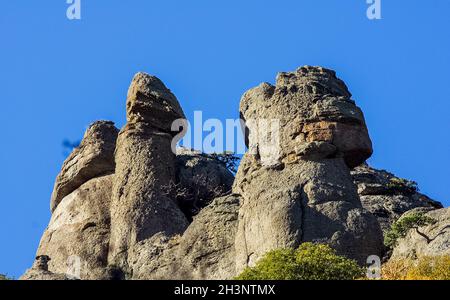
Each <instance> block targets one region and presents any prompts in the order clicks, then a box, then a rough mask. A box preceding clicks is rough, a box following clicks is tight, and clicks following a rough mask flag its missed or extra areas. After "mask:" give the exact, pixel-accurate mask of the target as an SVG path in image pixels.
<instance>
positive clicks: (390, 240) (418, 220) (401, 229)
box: [384, 213, 436, 248]
mask: <svg viewBox="0 0 450 300" xmlns="http://www.w3.org/2000/svg"><path fill="white" fill-rule="evenodd" d="M434 223H436V220H434V219H433V218H430V217H428V216H426V215H424V214H423V213H411V214H408V215H406V216H404V217H401V218H400V219H398V220H397V221H396V222H395V223H394V224H392V227H391V229H390V230H389V231H387V232H385V234H384V244H385V245H386V247H388V248H394V247H395V246H396V245H397V242H398V239H399V238H403V237H405V236H406V234H407V233H408V231H409V230H410V229H416V230H418V228H419V227H421V226H426V225H430V224H434Z"/></svg>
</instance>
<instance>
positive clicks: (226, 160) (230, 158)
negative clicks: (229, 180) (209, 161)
mask: <svg viewBox="0 0 450 300" xmlns="http://www.w3.org/2000/svg"><path fill="white" fill-rule="evenodd" d="M210 156H211V157H212V158H213V159H215V160H217V161H218V162H220V163H221V164H223V165H224V166H225V168H227V169H228V170H229V171H230V172H232V173H236V172H237V168H238V165H239V161H240V158H239V157H237V156H236V155H235V154H234V153H233V152H227V151H225V152H223V153H213V154H211V155H210Z"/></svg>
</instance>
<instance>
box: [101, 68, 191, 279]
mask: <svg viewBox="0 0 450 300" xmlns="http://www.w3.org/2000/svg"><path fill="white" fill-rule="evenodd" d="M126 106H127V120H128V122H127V124H126V125H125V126H124V127H123V128H122V130H121V131H120V133H119V137H118V139H117V145H116V152H115V162H116V173H115V178H114V183H113V193H112V201H111V240H110V247H109V258H108V261H109V264H111V265H115V266H117V267H119V268H122V270H123V271H124V272H126V273H127V272H128V273H130V272H131V271H132V270H130V269H129V267H128V263H129V261H128V254H129V252H131V251H133V250H132V248H133V247H134V246H137V245H138V244H139V243H141V242H144V241H145V240H147V239H150V238H152V237H153V236H154V235H155V234H158V233H163V234H164V235H165V236H167V237H171V236H174V235H177V234H181V233H183V232H184V230H185V229H186V228H187V226H188V221H187V219H186V217H185V215H184V214H183V212H182V211H181V209H180V208H179V207H178V205H177V203H176V201H175V199H173V198H170V197H169V195H167V193H166V191H164V190H163V187H164V186H167V185H168V184H170V183H171V182H175V154H174V153H173V152H172V145H171V143H172V136H173V135H172V133H171V132H170V129H171V123H172V122H173V121H174V120H176V119H179V118H181V117H183V116H184V115H183V112H182V111H181V108H180V106H179V104H178V101H177V100H176V98H175V97H174V96H173V95H172V93H171V92H170V91H169V90H168V89H167V88H166V87H165V86H164V84H163V83H162V82H161V81H160V80H159V79H157V78H156V77H154V76H150V75H148V74H144V73H138V74H137V75H136V76H135V77H134V78H133V81H132V83H131V86H130V88H129V91H128V98H127V104H126Z"/></svg>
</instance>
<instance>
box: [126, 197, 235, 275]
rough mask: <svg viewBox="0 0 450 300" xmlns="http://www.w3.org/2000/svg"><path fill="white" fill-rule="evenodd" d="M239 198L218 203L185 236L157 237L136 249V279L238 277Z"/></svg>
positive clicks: (213, 203) (206, 210)
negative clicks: (236, 241)
mask: <svg viewBox="0 0 450 300" xmlns="http://www.w3.org/2000/svg"><path fill="white" fill-rule="evenodd" d="M239 199H240V198H239V196H238V195H229V196H225V197H221V198H217V199H215V200H214V201H213V202H212V203H211V204H209V205H208V206H207V207H205V208H204V209H203V210H202V211H201V212H200V213H199V214H198V215H197V216H195V217H194V220H193V222H192V223H191V224H190V226H189V227H188V229H187V230H186V231H185V232H184V234H183V235H182V236H175V237H173V238H172V239H168V238H167V237H166V236H162V235H156V236H154V237H153V238H152V239H149V240H147V241H145V242H144V243H141V244H140V245H139V247H136V248H135V253H134V255H133V258H134V261H133V268H132V269H133V270H134V273H133V278H135V279H182V280H192V279H194V280H197V279H230V278H232V277H234V276H235V275H236V274H235V251H234V242H235V233H236V230H237V217H238V210H239Z"/></svg>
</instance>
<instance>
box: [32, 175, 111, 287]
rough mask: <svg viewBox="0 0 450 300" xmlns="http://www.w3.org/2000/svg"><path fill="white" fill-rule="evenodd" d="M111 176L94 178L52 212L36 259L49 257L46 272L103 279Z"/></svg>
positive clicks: (68, 196) (105, 262) (105, 264)
mask: <svg viewBox="0 0 450 300" xmlns="http://www.w3.org/2000/svg"><path fill="white" fill-rule="evenodd" d="M113 177H114V176H113V175H108V176H103V177H99V178H94V179H91V180H89V181H88V182H86V183H84V184H83V185H82V186H81V187H79V188H78V189H77V190H75V191H73V192H72V193H71V194H69V195H67V196H66V197H65V198H64V199H63V200H62V201H61V203H60V204H59V205H58V207H57V208H56V209H55V211H54V212H53V215H52V218H51V220H50V223H49V225H48V227H47V229H46V231H45V232H44V235H43V236H42V238H41V242H40V245H39V248H38V251H37V255H38V256H44V255H46V256H49V257H51V260H50V262H49V270H50V271H51V272H53V273H59V274H64V273H68V272H70V271H72V272H75V273H79V274H80V275H79V276H80V278H81V279H102V278H104V277H105V274H104V272H105V268H106V266H107V256H108V246H109V227H110V215H109V207H110V199H111V190H112V180H113Z"/></svg>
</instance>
